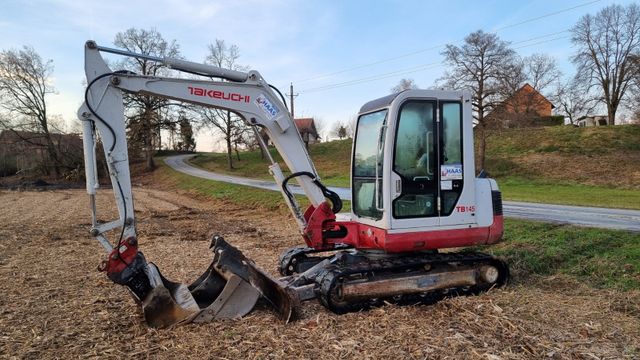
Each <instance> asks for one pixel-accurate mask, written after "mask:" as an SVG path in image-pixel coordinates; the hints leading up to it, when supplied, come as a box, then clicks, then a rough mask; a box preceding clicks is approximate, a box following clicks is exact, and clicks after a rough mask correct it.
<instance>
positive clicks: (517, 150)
mask: <svg viewBox="0 0 640 360" xmlns="http://www.w3.org/2000/svg"><path fill="white" fill-rule="evenodd" d="M309 151H310V154H311V157H312V158H313V161H314V162H315V164H316V167H317V169H318V171H319V172H320V175H321V176H322V179H323V181H324V182H325V183H327V184H328V185H334V186H344V187H347V186H349V172H350V153H351V140H342V141H332V142H328V143H322V144H316V145H313V146H311V147H310V149H309ZM271 152H272V154H273V155H274V157H275V158H276V159H277V160H278V161H281V158H280V156H279V155H278V154H277V152H276V151H275V149H272V151H271ZM240 158H241V160H240V161H236V168H235V169H233V170H231V171H229V170H228V169H227V168H226V157H225V154H217V153H214V154H199V155H198V156H196V157H195V158H194V159H193V160H192V163H193V164H194V165H197V166H200V167H202V168H205V169H208V170H211V171H216V172H225V173H232V174H235V175H238V176H246V177H254V178H270V175H269V174H268V172H267V168H266V161H265V160H263V159H261V156H260V152H259V151H258V152H244V153H241V154H240ZM486 163H487V168H486V169H485V170H486V171H487V172H488V173H489V174H490V176H491V177H494V178H495V179H497V180H498V182H499V184H500V186H501V188H502V190H503V193H504V197H505V199H508V200H519V201H534V202H548V203H561V204H573V205H592V206H605V207H620V208H640V126H634V125H627V126H614V127H600V128H575V127H564V126H563V127H543V128H530V129H509V130H503V131H499V132H494V133H492V134H491V135H490V136H489V139H488V147H487V162H486Z"/></svg>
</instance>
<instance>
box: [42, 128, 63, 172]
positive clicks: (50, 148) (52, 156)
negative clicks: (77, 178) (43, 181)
mask: <svg viewBox="0 0 640 360" xmlns="http://www.w3.org/2000/svg"><path fill="white" fill-rule="evenodd" d="M44 136H45V137H46V139H45V140H46V142H47V154H48V155H49V161H51V163H52V166H51V168H52V169H53V176H54V177H56V178H57V177H58V176H59V175H60V163H59V161H58V153H57V151H56V148H55V146H54V145H53V141H52V140H51V134H49V132H48V131H45V133H44ZM49 168H50V167H49V166H48V164H45V169H46V170H45V171H46V172H47V175H48V174H49Z"/></svg>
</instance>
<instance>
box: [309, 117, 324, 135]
mask: <svg viewBox="0 0 640 360" xmlns="http://www.w3.org/2000/svg"><path fill="white" fill-rule="evenodd" d="M312 118H313V124H314V125H315V127H316V132H317V133H318V137H319V138H320V139H323V135H324V133H325V131H326V127H327V124H326V122H325V121H324V119H322V118H320V117H316V116H312Z"/></svg>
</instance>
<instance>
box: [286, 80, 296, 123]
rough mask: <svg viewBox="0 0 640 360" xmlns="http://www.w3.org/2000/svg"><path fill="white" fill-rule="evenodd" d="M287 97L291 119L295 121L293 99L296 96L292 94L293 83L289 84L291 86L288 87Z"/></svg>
mask: <svg viewBox="0 0 640 360" xmlns="http://www.w3.org/2000/svg"><path fill="white" fill-rule="evenodd" d="M287 95H289V103H290V104H291V118H292V119H295V115H294V111H293V98H294V97H297V96H298V94H294V93H293V83H291V85H289V93H288V94H287Z"/></svg>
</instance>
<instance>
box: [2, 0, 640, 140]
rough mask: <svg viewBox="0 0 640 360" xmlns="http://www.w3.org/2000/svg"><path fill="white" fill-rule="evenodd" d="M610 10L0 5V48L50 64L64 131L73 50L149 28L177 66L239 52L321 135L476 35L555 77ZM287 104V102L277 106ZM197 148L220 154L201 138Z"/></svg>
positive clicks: (74, 101)
mask: <svg viewBox="0 0 640 360" xmlns="http://www.w3.org/2000/svg"><path fill="white" fill-rule="evenodd" d="M631 2H632V1H629V0H620V1H611V0H565V1H560V0H555V1H554V0H518V1H513V0H511V1H503V0H486V1H472V0H464V1H463V0H448V1H426V0H424V1H411V0H380V1H372V0H369V1H360V0H351V1H337V0H335V1H333V0H324V1H319V0H318V1H315V0H308V1H302V0H300V1H284V0H241V1H228V0H227V1H221V0H128V1H121V0H101V1H94V0H84V1H82V0H49V1H45V0H23V1H19V0H1V5H2V6H0V9H1V11H0V49H2V50H9V49H18V48H21V47H22V46H23V45H28V46H32V47H33V48H34V49H35V50H36V51H37V52H38V53H39V54H40V55H41V56H42V58H43V59H47V60H48V59H51V60H53V66H54V75H53V79H52V81H53V85H54V87H55V88H56V90H57V92H56V94H53V95H51V96H50V97H49V99H48V106H49V112H50V113H51V114H55V115H58V116H60V117H61V118H62V119H64V121H65V122H66V123H67V126H68V128H71V124H72V123H73V122H75V121H77V120H76V111H77V108H78V107H79V106H80V104H81V103H82V96H83V91H84V89H83V80H84V64H83V47H84V43H85V41H87V40H90V39H91V40H95V41H96V42H97V43H98V44H99V45H102V46H107V47H113V40H114V38H115V35H116V34H117V33H118V32H123V31H125V30H127V29H129V28H139V29H152V28H153V29H155V30H157V31H158V32H160V33H161V34H162V36H163V37H164V38H165V39H166V40H176V42H177V43H178V44H179V46H180V51H181V54H182V56H183V57H184V58H185V59H187V60H190V61H195V62H203V61H204V58H205V57H206V55H207V45H208V44H210V43H213V42H215V40H216V39H222V40H225V42H227V43H228V44H235V45H237V46H238V47H239V49H240V58H239V59H238V63H239V64H241V65H245V66H248V67H249V68H250V69H254V70H257V71H259V72H260V73H261V74H262V76H263V77H264V78H265V79H266V80H267V81H268V82H269V83H271V84H272V85H274V86H276V87H278V88H280V90H281V91H282V92H283V93H289V85H290V84H291V83H293V86H294V91H293V92H294V94H297V96H296V98H295V100H294V104H295V116H296V117H315V118H316V119H319V121H321V123H322V124H323V127H324V129H325V132H329V130H330V129H331V128H332V127H333V126H334V124H335V123H337V122H342V123H346V122H348V121H349V119H350V118H352V117H353V116H355V115H356V114H357V113H358V110H359V109H360V107H361V106H362V105H363V104H364V103H366V102H367V101H369V100H373V99H376V98H378V97H382V96H385V95H388V94H389V93H390V89H391V88H392V87H393V86H395V85H396V84H398V82H399V81H400V79H402V78H410V79H413V80H414V81H415V83H416V84H417V85H418V86H419V87H420V88H429V87H431V86H433V85H434V83H435V81H436V80H437V79H438V78H440V77H441V76H442V74H443V73H444V71H445V69H446V68H445V67H444V66H443V65H442V64H441V62H442V60H443V57H442V55H441V54H440V53H441V51H442V50H443V48H444V45H445V44H455V45H460V44H461V43H462V41H463V39H464V37H465V36H466V35H468V34H469V33H471V32H474V31H476V30H479V29H482V30H484V31H486V32H495V33H496V34H497V35H498V36H499V37H500V38H501V39H502V40H505V41H508V42H511V46H512V48H514V49H515V50H516V51H517V52H518V53H519V54H520V55H521V56H527V55H531V54H532V53H546V54H548V55H550V56H553V57H554V58H555V59H556V60H557V61H558V64H559V65H560V68H561V70H562V71H563V73H564V74H565V75H566V76H572V75H573V73H574V67H573V65H572V64H571V61H570V57H571V55H572V54H573V53H574V52H575V48H574V47H573V45H572V44H571V41H570V33H569V32H568V31H567V30H569V29H570V28H571V27H572V26H573V25H574V24H575V23H576V22H577V20H578V19H579V18H580V17H581V16H584V15H585V14H595V13H596V12H597V11H598V10H599V9H601V8H603V7H606V6H608V5H611V4H614V3H617V4H622V5H625V4H628V3H631ZM287 100H288V97H287ZM196 141H197V144H198V146H197V149H198V150H199V151H211V150H214V149H219V148H220V143H219V141H217V140H216V136H215V135H213V134H212V133H211V131H207V130H205V131H202V132H201V133H199V134H198V136H197V139H196Z"/></svg>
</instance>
